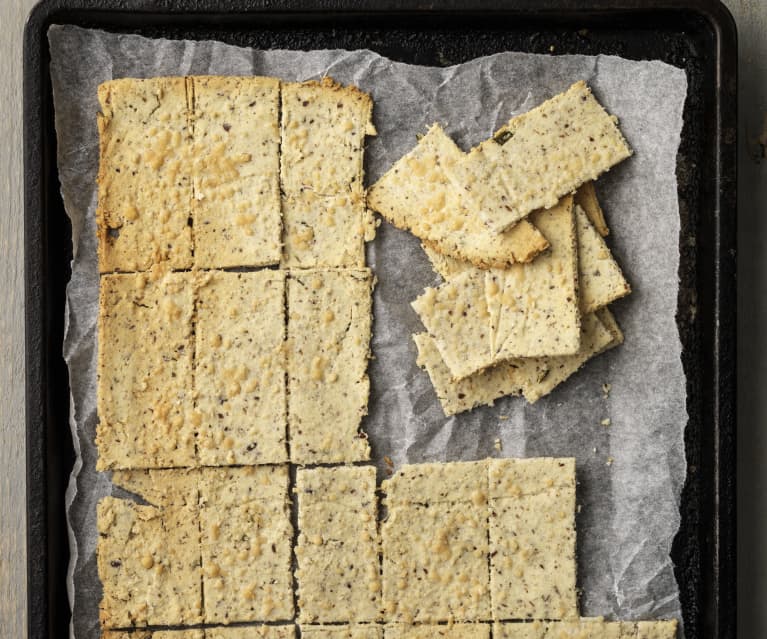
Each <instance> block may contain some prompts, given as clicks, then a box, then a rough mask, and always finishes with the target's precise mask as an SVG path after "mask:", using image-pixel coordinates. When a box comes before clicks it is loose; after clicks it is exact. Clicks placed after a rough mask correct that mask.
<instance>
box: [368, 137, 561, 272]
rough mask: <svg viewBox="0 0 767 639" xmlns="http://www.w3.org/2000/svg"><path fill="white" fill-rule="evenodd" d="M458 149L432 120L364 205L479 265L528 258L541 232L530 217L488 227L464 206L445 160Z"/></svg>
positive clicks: (456, 156)
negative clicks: (502, 229)
mask: <svg viewBox="0 0 767 639" xmlns="http://www.w3.org/2000/svg"><path fill="white" fill-rule="evenodd" d="M463 156H464V154H463V152H462V151H461V150H460V149H459V148H458V147H457V146H456V145H455V144H454V143H453V141H452V140H451V139H450V138H449V137H448V136H447V134H446V133H445V132H444V131H443V130H442V128H441V127H440V126H439V125H438V124H435V125H433V126H432V127H431V128H430V129H429V132H428V133H427V134H426V135H425V136H423V137H422V138H421V139H420V141H419V142H418V144H417V145H416V146H415V148H414V149H413V150H412V151H410V153H408V154H407V155H405V156H403V157H402V158H401V159H399V160H398V161H397V162H396V163H395V164H394V165H393V166H392V167H391V168H390V169H389V170H388V171H387V172H386V174H385V175H384V176H383V177H382V178H381V179H379V180H378V182H376V183H375V184H374V185H373V186H372V187H370V189H369V191H368V205H369V206H370V207H371V208H372V209H374V210H376V211H378V212H379V213H380V214H381V215H383V216H384V217H385V218H386V219H387V220H389V222H391V223H392V224H394V226H396V227H398V228H401V229H405V230H409V231H411V232H412V233H413V234H414V235H415V236H416V237H419V238H421V239H422V240H424V241H426V242H429V243H430V245H431V246H432V247H433V248H434V250H436V251H438V252H440V253H443V254H445V255H448V256H452V257H456V258H458V259H462V260H466V261H468V262H471V263H473V264H474V265H475V266H479V267H482V268H490V267H495V268H505V267H507V266H509V265H511V264H513V263H515V262H528V261H530V260H531V259H533V257H535V255H537V254H538V253H540V252H541V251H542V250H544V249H545V248H546V247H547V245H548V243H547V241H546V238H544V237H543V235H541V233H540V232H539V231H538V230H537V229H536V228H535V227H534V226H533V225H532V224H530V223H529V222H527V221H521V222H520V223H519V224H517V225H516V226H514V228H512V229H509V231H508V232H507V233H501V234H498V233H493V232H491V231H490V230H489V229H488V228H487V227H486V226H485V224H484V223H483V222H482V220H481V219H480V218H479V217H478V216H476V215H473V214H472V213H470V212H469V211H467V210H466V208H465V207H464V206H463V204H462V201H461V196H460V191H459V190H458V189H457V188H456V187H454V186H453V184H452V182H451V181H450V180H449V178H448V176H447V173H446V172H445V171H446V168H445V167H447V166H451V165H453V164H455V163H456V162H459V161H460V160H461V158H462V157H463Z"/></svg>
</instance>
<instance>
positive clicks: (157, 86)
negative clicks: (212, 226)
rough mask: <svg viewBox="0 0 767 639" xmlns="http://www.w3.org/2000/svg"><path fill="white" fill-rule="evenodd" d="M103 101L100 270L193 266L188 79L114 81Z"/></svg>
mask: <svg viewBox="0 0 767 639" xmlns="http://www.w3.org/2000/svg"><path fill="white" fill-rule="evenodd" d="M98 99H99V104H100V105H101V113H99V114H98V128H99V173H98V185H99V193H98V203H97V206H96V226H97V234H98V253H99V272H101V273H107V272H110V271H137V270H139V271H145V270H148V269H149V268H150V267H151V266H152V265H153V264H156V263H158V262H165V261H167V262H169V263H170V265H171V266H172V267H173V268H179V269H180V268H189V267H191V265H192V236H191V228H190V227H189V224H188V219H189V216H190V214H191V204H192V184H191V180H190V170H189V168H190V167H189V161H190V158H189V152H190V139H189V137H190V132H189V118H188V105H187V88H186V81H185V79H184V78H182V77H178V78H152V79H147V80H137V79H130V78H125V79H121V80H111V81H109V82H104V83H103V84H101V85H100V86H99V89H98Z"/></svg>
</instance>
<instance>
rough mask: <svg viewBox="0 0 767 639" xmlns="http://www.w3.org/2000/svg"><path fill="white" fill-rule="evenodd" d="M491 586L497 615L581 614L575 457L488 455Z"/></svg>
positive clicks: (547, 616) (552, 616)
mask: <svg viewBox="0 0 767 639" xmlns="http://www.w3.org/2000/svg"><path fill="white" fill-rule="evenodd" d="M488 476H489V505H490V522H489V526H490V590H491V597H492V610H493V618H494V619H496V620H519V619H567V618H571V617H577V616H578V603H577V594H576V587H575V570H576V562H575V460H574V459H570V458H561V459H553V458H548V459H546V458H541V459H491V460H489V472H488Z"/></svg>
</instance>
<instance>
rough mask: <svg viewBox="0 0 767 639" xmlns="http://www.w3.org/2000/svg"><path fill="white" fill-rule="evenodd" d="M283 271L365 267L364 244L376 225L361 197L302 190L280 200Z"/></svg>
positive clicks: (371, 238) (370, 238) (372, 236)
mask: <svg viewBox="0 0 767 639" xmlns="http://www.w3.org/2000/svg"><path fill="white" fill-rule="evenodd" d="M282 215H283V221H284V225H285V233H284V241H285V246H284V248H283V253H282V267H283V268H315V267H352V268H361V267H364V266H365V242H369V241H371V240H373V238H374V237H375V222H374V220H373V217H372V215H371V214H370V212H369V211H368V210H367V209H366V208H365V202H364V201H363V199H362V198H360V197H358V196H356V195H352V194H349V193H339V194H337V195H317V194H316V193H315V192H314V191H312V190H310V189H303V190H301V191H298V192H297V193H292V194H291V195H285V196H283V198H282Z"/></svg>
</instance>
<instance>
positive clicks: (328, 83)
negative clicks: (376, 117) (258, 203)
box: [280, 77, 376, 198]
mask: <svg viewBox="0 0 767 639" xmlns="http://www.w3.org/2000/svg"><path fill="white" fill-rule="evenodd" d="M372 115H373V100H372V99H371V97H370V96H369V95H368V94H367V93H363V92H362V91H360V90H359V89H358V88H357V87H355V86H348V87H344V86H342V85H340V84H338V83H337V82H335V81H334V80H333V79H332V78H327V77H326V78H323V79H322V80H321V81H319V82H314V81H312V82H301V83H287V84H283V85H282V146H281V149H280V181H281V186H282V190H283V192H284V193H286V194H288V195H292V194H296V193H298V192H300V191H301V190H302V189H311V190H312V191H314V192H315V193H318V194H321V195H335V194H337V193H351V194H355V195H356V196H357V197H359V198H362V197H363V196H364V187H363V184H362V178H363V167H362V159H363V152H364V146H365V136H366V135H375V134H376V131H375V127H374V126H373V122H372Z"/></svg>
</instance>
